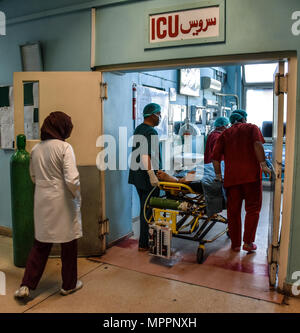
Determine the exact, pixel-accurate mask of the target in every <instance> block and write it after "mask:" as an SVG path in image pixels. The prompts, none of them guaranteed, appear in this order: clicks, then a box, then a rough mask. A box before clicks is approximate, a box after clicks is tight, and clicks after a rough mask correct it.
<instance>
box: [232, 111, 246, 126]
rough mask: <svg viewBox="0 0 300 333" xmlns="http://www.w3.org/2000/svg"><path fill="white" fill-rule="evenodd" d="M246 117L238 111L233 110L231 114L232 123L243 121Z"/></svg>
mask: <svg viewBox="0 0 300 333" xmlns="http://www.w3.org/2000/svg"><path fill="white" fill-rule="evenodd" d="M243 118H244V117H243V116H242V115H241V114H239V113H237V112H232V114H231V116H230V117H229V120H230V122H231V124H234V123H236V122H241V121H242V119H243Z"/></svg>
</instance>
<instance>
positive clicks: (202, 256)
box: [197, 244, 205, 264]
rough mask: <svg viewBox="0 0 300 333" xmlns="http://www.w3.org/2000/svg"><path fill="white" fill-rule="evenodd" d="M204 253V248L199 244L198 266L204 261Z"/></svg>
mask: <svg viewBox="0 0 300 333" xmlns="http://www.w3.org/2000/svg"><path fill="white" fill-rule="evenodd" d="M204 251H205V246H204V245H203V244H200V245H199V247H198V250H197V262H198V264H202V263H203V259H204Z"/></svg>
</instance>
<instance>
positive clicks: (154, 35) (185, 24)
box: [150, 7, 220, 43]
mask: <svg viewBox="0 0 300 333" xmlns="http://www.w3.org/2000/svg"><path fill="white" fill-rule="evenodd" d="M219 16H220V13H219V7H209V8H203V9H202V8H201V9H194V10H186V11H182V12H175V13H167V14H158V15H152V16H150V43H158V42H162V41H165V42H167V41H173V40H185V39H197V38H205V37H218V36H219Z"/></svg>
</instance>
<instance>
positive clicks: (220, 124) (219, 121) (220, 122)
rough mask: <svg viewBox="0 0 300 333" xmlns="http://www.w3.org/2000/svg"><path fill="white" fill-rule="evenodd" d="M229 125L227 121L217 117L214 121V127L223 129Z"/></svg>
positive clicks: (224, 118)
mask: <svg viewBox="0 0 300 333" xmlns="http://www.w3.org/2000/svg"><path fill="white" fill-rule="evenodd" d="M228 124H229V120H228V119H227V118H226V117H219V118H217V119H216V120H215V123H214V125H215V127H223V126H227V125H228Z"/></svg>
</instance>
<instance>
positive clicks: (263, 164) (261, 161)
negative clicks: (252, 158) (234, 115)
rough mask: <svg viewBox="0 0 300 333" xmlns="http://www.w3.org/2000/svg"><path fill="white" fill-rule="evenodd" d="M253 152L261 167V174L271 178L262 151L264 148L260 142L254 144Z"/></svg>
mask: <svg viewBox="0 0 300 333" xmlns="http://www.w3.org/2000/svg"><path fill="white" fill-rule="evenodd" d="M254 151H255V155H256V158H257V160H258V162H259V164H260V166H261V169H262V172H263V173H264V174H265V176H266V177H268V176H269V177H270V178H271V176H272V172H271V170H270V169H269V168H268V166H267V163H266V157H265V151H264V147H263V145H262V143H261V141H255V142H254Z"/></svg>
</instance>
